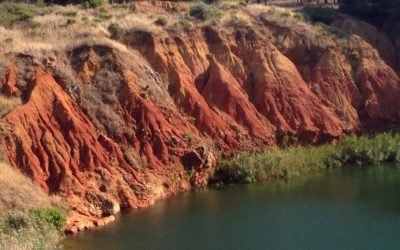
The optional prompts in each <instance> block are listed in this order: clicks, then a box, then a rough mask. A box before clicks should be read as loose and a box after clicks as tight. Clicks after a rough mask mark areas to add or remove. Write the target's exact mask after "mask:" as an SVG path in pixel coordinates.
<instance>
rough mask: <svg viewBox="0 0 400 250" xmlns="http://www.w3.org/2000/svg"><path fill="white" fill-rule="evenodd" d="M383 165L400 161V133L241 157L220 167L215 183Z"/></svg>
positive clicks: (362, 137) (249, 181) (249, 154)
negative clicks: (329, 169) (356, 166)
mask: <svg viewBox="0 0 400 250" xmlns="http://www.w3.org/2000/svg"><path fill="white" fill-rule="evenodd" d="M383 162H400V134H397V133H382V134H379V135H376V136H374V137H368V136H359V137H358V136H355V135H351V136H348V137H346V138H345V139H344V140H342V141H339V142H337V143H335V144H327V145H321V146H308V147H299V148H287V149H277V148H272V149H268V150H266V151H265V152H263V153H242V154H238V155H236V156H235V157H233V158H232V159H230V160H226V161H223V162H222V163H221V164H220V165H219V166H218V167H217V169H216V171H215V175H214V180H213V182H224V183H232V182H245V183H252V182H257V181H261V180H269V179H288V178H291V177H295V176H301V175H303V174H306V173H309V172H314V171H318V170H322V169H327V168H341V167H343V168H345V167H351V166H354V165H358V166H367V165H372V164H376V163H383Z"/></svg>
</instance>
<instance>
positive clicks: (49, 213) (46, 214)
mask: <svg viewBox="0 0 400 250" xmlns="http://www.w3.org/2000/svg"><path fill="white" fill-rule="evenodd" d="M31 214H32V218H33V220H34V222H35V223H36V224H37V225H41V224H43V223H47V224H49V225H50V226H52V227H54V228H57V229H60V228H61V227H63V226H64V225H65V223H66V221H67V218H66V216H65V214H64V213H63V212H62V211H61V210H59V209H58V208H55V207H48V208H36V209H34V210H32V213H31Z"/></svg>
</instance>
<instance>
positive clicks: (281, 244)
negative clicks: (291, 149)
mask: <svg viewBox="0 0 400 250" xmlns="http://www.w3.org/2000/svg"><path fill="white" fill-rule="evenodd" d="M64 245H65V248H66V249H96V250H102V249H400V168H394V167H376V168H369V169H357V170H345V171H334V172H332V171H331V172H326V173H321V174H318V175H314V176H310V177H305V178H301V179H296V180H290V181H289V182H287V183H285V182H277V183H263V184H254V185H234V186H229V187H226V188H223V189H218V190H217V189H207V190H204V191H200V192H197V193H186V194H182V195H178V196H175V197H172V198H168V199H165V200H160V201H158V202H156V204H155V205H154V206H152V207H149V208H145V209H141V210H136V211H132V212H130V213H129V214H125V215H123V216H120V217H118V218H117V220H116V222H115V223H112V224H110V225H108V226H106V227H104V228H102V229H98V230H94V231H90V232H86V233H82V234H78V235H75V236H72V237H68V238H67V239H66V240H65V242H64Z"/></svg>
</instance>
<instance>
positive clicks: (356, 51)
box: [351, 50, 361, 60]
mask: <svg viewBox="0 0 400 250" xmlns="http://www.w3.org/2000/svg"><path fill="white" fill-rule="evenodd" d="M351 56H352V57H353V58H354V59H357V60H358V59H361V54H360V52H359V51H358V50H353V51H352V52H351Z"/></svg>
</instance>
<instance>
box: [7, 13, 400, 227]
mask: <svg viewBox="0 0 400 250" xmlns="http://www.w3.org/2000/svg"><path fill="white" fill-rule="evenodd" d="M254 22H255V24H253V25H251V26H244V27H243V26H240V27H235V28H232V27H230V28H226V29H224V30H223V31H221V29H220V28H218V27H209V26H206V27H204V28H202V29H199V30H191V31H188V32H183V31H178V30H177V31H174V32H171V31H168V32H167V31H163V32H160V33H158V34H153V33H150V32H146V31H131V32H129V33H128V34H127V35H126V36H125V38H124V41H123V42H124V43H125V45H126V46H127V48H128V49H127V51H121V50H118V49H115V48H111V47H109V46H103V45H101V46H100V45H98V46H97V45H96V46H81V47H77V48H74V49H72V50H70V51H58V52H57V60H51V65H50V64H47V63H45V64H40V63H37V61H40V60H39V59H37V58H33V57H30V56H26V55H24V56H22V55H16V56H15V57H14V58H13V60H12V61H10V62H9V63H8V64H7V65H3V66H5V67H6V68H7V70H5V71H4V72H5V75H4V76H2V77H3V78H2V79H3V81H2V85H1V88H2V92H3V93H4V95H5V96H15V95H16V93H20V95H21V97H22V99H23V104H22V105H20V106H18V107H16V108H14V109H13V110H11V111H10V112H8V113H7V114H5V115H4V116H3V117H2V118H1V133H0V135H1V142H2V144H3V146H4V147H5V150H6V152H7V155H8V158H9V160H10V163H11V164H12V165H14V166H15V167H17V168H18V169H20V170H21V171H22V172H24V173H25V174H27V175H28V176H30V177H31V178H32V179H33V180H34V182H35V183H36V184H37V185H39V186H40V187H42V189H43V190H45V191H46V192H48V193H57V194H59V195H61V196H63V197H65V198H66V199H67V201H68V202H69V204H71V206H72V213H71V215H70V217H69V220H68V227H67V229H66V230H67V231H68V232H70V233H73V232H76V231H79V230H84V229H87V228H90V227H94V226H99V225H103V224H105V223H107V222H109V221H112V220H113V218H114V217H113V216H114V214H116V213H118V212H119V211H120V209H124V208H130V207H133V208H136V207H143V206H147V205H149V204H152V203H153V202H154V201H155V200H156V199H158V198H160V197H164V196H167V195H170V194H174V193H176V192H180V191H184V190H189V189H191V188H199V187H202V186H205V185H207V183H208V179H209V177H210V175H211V174H212V172H213V167H214V166H215V165H216V164H217V163H218V161H219V160H220V159H221V158H223V157H226V156H231V155H233V154H235V153H237V152H239V151H256V150H262V149H263V148H264V147H266V146H268V145H274V144H279V145H283V146H287V145H291V144H317V143H324V142H329V141H332V140H336V139H339V138H342V137H343V136H344V135H346V134H347V133H352V132H358V131H366V130H371V129H373V130H383V129H385V128H387V127H388V126H390V124H395V123H398V122H399V118H400V113H399V111H398V110H399V108H400V107H399V105H400V104H399V102H398V101H397V100H398V99H399V97H400V89H399V86H400V80H399V77H398V75H397V74H396V72H395V70H393V67H394V66H393V65H394V59H393V58H392V57H391V54H392V53H387V52H390V51H391V50H393V49H394V48H392V47H390V46H389V45H388V44H387V41H386V38H385V36H384V35H383V34H381V35H380V37H381V38H382V39H381V42H379V43H375V42H373V41H370V40H368V39H367V38H365V37H364V36H367V37H368V35H369V34H370V33H371V34H375V33H374V32H376V30H374V29H372V28H370V27H367V29H366V31H365V32H364V31H363V33H362V34H363V36H361V35H360V34H359V35H357V34H349V35H348V36H345V37H341V39H340V40H338V39H333V38H332V37H331V36H327V35H326V34H323V33H321V32H319V31H318V30H314V29H312V28H310V27H308V26H305V25H303V24H298V25H295V26H293V27H290V28H289V27H285V26H279V25H277V24H273V23H271V22H269V21H268V20H267V19H266V18H264V17H262V16H261V17H260V18H259V19H257V20H254ZM334 25H335V27H336V28H338V29H347V30H349V29H351V27H353V26H351V25H350V24H348V23H347V22H345V21H342V22H337V23H335V24H334ZM363 25H364V24H363ZM357 30H359V28H357ZM363 37H364V38H363ZM386 46H387V50H385V48H386ZM22 66H23V70H21V69H19V68H20V67H22Z"/></svg>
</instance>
